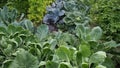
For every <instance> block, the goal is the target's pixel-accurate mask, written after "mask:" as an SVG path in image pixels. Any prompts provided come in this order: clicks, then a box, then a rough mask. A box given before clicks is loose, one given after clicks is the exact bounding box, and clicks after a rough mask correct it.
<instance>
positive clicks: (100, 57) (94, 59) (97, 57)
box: [89, 51, 106, 64]
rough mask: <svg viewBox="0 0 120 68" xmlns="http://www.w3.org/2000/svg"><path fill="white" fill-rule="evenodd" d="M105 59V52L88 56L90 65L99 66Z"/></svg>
mask: <svg viewBox="0 0 120 68" xmlns="http://www.w3.org/2000/svg"><path fill="white" fill-rule="evenodd" d="M105 58H106V52H104V51H98V52H96V53H93V54H92V55H91V56H90V59H89V62H90V63H98V64H101V63H103V62H104V61H105Z"/></svg>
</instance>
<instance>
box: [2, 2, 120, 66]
mask: <svg viewBox="0 0 120 68" xmlns="http://www.w3.org/2000/svg"><path fill="white" fill-rule="evenodd" d="M89 9H90V7H89V6H88V5H87V4H85V3H84V2H83V1H81V0H56V1H55V2H53V3H52V5H50V6H48V7H47V13H46V15H45V16H44V18H43V24H41V25H39V26H34V24H33V23H32V22H31V21H30V20H29V19H26V18H24V16H23V15H21V16H18V13H17V10H16V9H12V10H11V9H9V8H7V7H3V8H2V9H0V40H1V41H0V68H116V66H117V64H120V62H119V60H120V56H119V52H117V51H116V50H117V47H118V46H120V44H118V43H116V42H115V41H113V40H111V41H105V42H104V41H102V40H101V38H102V36H103V30H102V29H101V28H100V27H99V26H95V27H91V26H90V24H89V22H91V18H90V17H89Z"/></svg>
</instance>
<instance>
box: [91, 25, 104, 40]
mask: <svg viewBox="0 0 120 68" xmlns="http://www.w3.org/2000/svg"><path fill="white" fill-rule="evenodd" d="M101 36H102V29H101V28H100V27H98V26H97V27H94V28H93V29H92V31H91V32H90V37H91V40H92V41H97V40H99V39H100V38H101Z"/></svg>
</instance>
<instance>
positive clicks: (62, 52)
mask: <svg viewBox="0 0 120 68" xmlns="http://www.w3.org/2000/svg"><path fill="white" fill-rule="evenodd" d="M56 55H57V56H58V57H59V59H60V60H66V61H69V60H70V51H69V49H68V48H67V47H59V48H58V49H57V50H56Z"/></svg>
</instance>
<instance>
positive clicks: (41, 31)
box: [36, 24, 49, 41]
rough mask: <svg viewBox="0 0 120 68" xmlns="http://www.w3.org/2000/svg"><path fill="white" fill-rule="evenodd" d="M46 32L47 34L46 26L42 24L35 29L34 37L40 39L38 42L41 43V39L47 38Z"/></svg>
mask: <svg viewBox="0 0 120 68" xmlns="http://www.w3.org/2000/svg"><path fill="white" fill-rule="evenodd" d="M48 32H49V29H48V26H47V25H44V24H42V25H40V26H39V27H38V28H37V33H36V35H37V37H38V38H39V39H40V41H42V40H43V39H45V38H46V37H47V36H48Z"/></svg>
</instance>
